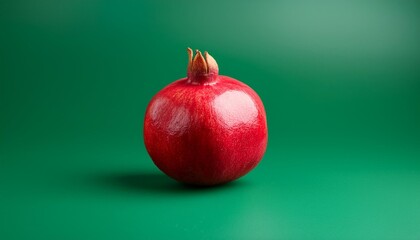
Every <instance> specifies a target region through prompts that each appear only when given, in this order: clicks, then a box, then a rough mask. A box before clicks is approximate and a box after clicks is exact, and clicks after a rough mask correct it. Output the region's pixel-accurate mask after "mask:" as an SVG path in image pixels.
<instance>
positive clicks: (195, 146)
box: [144, 48, 268, 186]
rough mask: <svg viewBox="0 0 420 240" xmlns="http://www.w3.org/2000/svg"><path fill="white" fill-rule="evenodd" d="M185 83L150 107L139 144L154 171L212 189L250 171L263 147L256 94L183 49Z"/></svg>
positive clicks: (158, 96) (262, 122) (262, 120)
mask: <svg viewBox="0 0 420 240" xmlns="http://www.w3.org/2000/svg"><path fill="white" fill-rule="evenodd" d="M187 51H188V57H189V62H188V70H187V75H188V76H187V77H186V78H183V79H180V80H177V81H175V82H173V83H171V84H169V85H168V86H166V87H165V88H163V89H162V90H161V91H160V92H158V93H157V94H156V95H155V96H154V97H153V98H152V100H151V101H150V103H149V105H148V107H147V110H146V115H145V118H144V143H145V145H146V149H147V152H148V153H149V155H150V157H151V158H152V160H153V162H154V163H155V165H156V166H157V167H158V168H159V169H160V170H162V171H163V172H164V173H165V174H167V175H168V176H170V177H172V178H173V179H175V180H177V181H180V182H183V183H187V184H193V185H207V186H209V185H216V184H222V183H226V182H229V181H232V180H235V179H237V178H239V177H241V176H244V175H245V174H247V173H248V172H249V171H251V170H252V169H253V168H254V167H255V166H257V164H258V163H259V162H260V160H261V159H262V157H263V155H264V153H265V150H266V147H267V138H268V135H267V120H266V114H265V110H264V106H263V104H262V102H261V99H260V98H259V96H258V95H257V93H256V92H255V91H254V90H252V89H251V88H250V87H249V86H247V85H246V84H244V83H242V82H240V81H238V80H235V79H233V78H231V77H227V76H222V75H219V69H218V65H217V63H216V61H215V60H214V58H213V57H212V56H210V55H209V54H208V53H207V52H204V57H203V55H202V54H201V52H200V51H198V50H196V55H195V56H194V58H193V51H192V50H191V49H190V48H188V50H187Z"/></svg>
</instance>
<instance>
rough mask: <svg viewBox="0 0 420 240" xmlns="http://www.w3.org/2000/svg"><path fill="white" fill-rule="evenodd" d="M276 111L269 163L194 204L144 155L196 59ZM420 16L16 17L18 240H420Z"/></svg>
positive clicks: (290, 6)
mask: <svg viewBox="0 0 420 240" xmlns="http://www.w3.org/2000/svg"><path fill="white" fill-rule="evenodd" d="M187 47H192V48H199V49H200V50H203V51H204V50H207V51H209V52H210V53H211V54H212V55H213V56H214V57H215V58H216V60H217V61H218V63H219V68H220V72H221V74H223V75H229V76H231V77H234V78H237V79H239V80H241V81H243V82H245V83H247V84H248V85H250V86H251V87H253V88H254V89H255V90H256V91H257V92H258V93H259V95H260V96H261V98H262V100H263V101H264V104H265V107H266V111H267V116H268V124H269V146H268V150H267V154H266V156H265V158H264V159H263V161H262V162H261V164H260V166H259V167H257V168H256V169H255V170H254V171H253V172H252V173H250V174H249V175H248V176H246V177H245V178H243V179H241V180H239V181H237V182H236V183H233V184H230V185H226V186H224V187H220V188H212V189H190V188H185V187H183V186H181V185H178V184H177V183H174V182H172V181H171V180H170V179H167V178H166V177H165V176H164V175H162V174H160V172H159V171H158V170H157V169H156V167H154V165H153V163H152V162H151V160H150V158H149V157H148V155H147V153H146V151H145V149H144V146H143V142H142V120H143V114H144V112H145V107H146V106H147V103H148V101H149V100H150V99H151V97H152V96H153V95H154V94H155V93H156V92H157V91H159V90H160V89H161V88H163V87H164V86H165V85H166V84H168V83H170V82H172V81H174V80H176V79H179V78H182V77H184V76H185V75H186V64H187V54H186V48H187ZM419 188H420V4H419V3H417V2H416V1H252V2H251V1H140V0H139V1H108V0H107V1H105V0H85V1H82V0H73V1H70V0H57V1H55V0H40V1H34V0H26V1H25V0H15V1H12V0H10V1H8V0H6V1H2V2H1V3H0V238H1V239H33V238H40V239H57V238H60V239H83V238H85V239H92V238H102V239H115V238H125V239H139V238H140V239H149V238H150V239H164V238H173V237H183V238H184V239H212V238H221V239H222V238H229V239H256V238H258V239H418V238H420V231H419V230H418V226H419V225H420V191H419Z"/></svg>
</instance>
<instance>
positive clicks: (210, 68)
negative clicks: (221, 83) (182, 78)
mask: <svg viewBox="0 0 420 240" xmlns="http://www.w3.org/2000/svg"><path fill="white" fill-rule="evenodd" d="M187 53H188V76H191V75H217V74H218V73H219V67H218V65H217V62H216V60H214V58H213V57H212V56H211V55H210V54H209V53H208V52H207V51H205V52H204V57H203V54H201V52H200V51H199V50H198V49H197V50H195V53H196V55H195V56H193V50H192V49H191V48H187Z"/></svg>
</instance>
